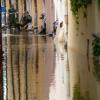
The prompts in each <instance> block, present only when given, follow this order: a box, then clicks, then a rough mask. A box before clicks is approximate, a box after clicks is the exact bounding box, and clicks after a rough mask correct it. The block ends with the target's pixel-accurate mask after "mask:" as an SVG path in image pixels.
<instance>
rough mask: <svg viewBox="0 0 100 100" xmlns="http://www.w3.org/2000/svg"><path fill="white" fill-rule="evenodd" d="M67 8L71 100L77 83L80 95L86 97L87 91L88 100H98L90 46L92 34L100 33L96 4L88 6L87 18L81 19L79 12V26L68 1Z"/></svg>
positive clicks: (80, 12)
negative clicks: (79, 87)
mask: <svg viewBox="0 0 100 100" xmlns="http://www.w3.org/2000/svg"><path fill="white" fill-rule="evenodd" d="M68 6H69V7H68V15H69V16H68V18H69V19H68V55H69V66H70V89H71V100H72V97H73V87H74V85H75V84H77V83H78V82H80V86H81V93H82V95H83V96H84V97H86V91H88V92H89V94H88V95H89V98H90V100H100V96H99V93H100V89H99V85H97V82H96V80H95V78H94V76H93V73H92V68H93V64H92V46H91V45H92V39H93V38H92V33H94V32H98V31H100V23H98V20H99V16H100V11H99V9H98V7H97V4H96V2H95V1H93V3H92V5H90V6H88V9H87V18H83V13H82V9H81V10H80V11H79V25H77V24H76V23H75V18H74V16H73V15H72V12H71V7H70V0H68ZM77 28H78V30H77ZM88 41H89V42H88ZM88 43H89V44H88ZM87 54H88V55H89V57H88V56H87ZM88 59H89V60H88ZM89 67H90V71H89ZM97 87H98V89H97Z"/></svg>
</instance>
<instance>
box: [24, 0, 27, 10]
mask: <svg viewBox="0 0 100 100" xmlns="http://www.w3.org/2000/svg"><path fill="white" fill-rule="evenodd" d="M26 10H27V9H26V0H24V11H26Z"/></svg>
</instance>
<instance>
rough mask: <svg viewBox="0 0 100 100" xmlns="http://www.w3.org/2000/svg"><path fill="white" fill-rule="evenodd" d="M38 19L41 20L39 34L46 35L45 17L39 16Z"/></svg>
mask: <svg viewBox="0 0 100 100" xmlns="http://www.w3.org/2000/svg"><path fill="white" fill-rule="evenodd" d="M40 19H41V20H42V26H41V29H42V30H41V31H40V33H39V34H46V16H45V15H44V14H41V17H40Z"/></svg>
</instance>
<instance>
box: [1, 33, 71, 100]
mask: <svg viewBox="0 0 100 100" xmlns="http://www.w3.org/2000/svg"><path fill="white" fill-rule="evenodd" d="M3 51H4V62H3V82H4V100H69V97H70V93H69V69H68V66H67V65H68V64H67V52H66V51H65V50H64V48H63V47H62V46H61V45H54V41H53V38H52V37H49V36H41V35H36V34H33V33H27V32H21V33H10V32H8V33H7V32H5V33H4V34H3Z"/></svg>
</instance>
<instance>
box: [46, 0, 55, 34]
mask: <svg viewBox="0 0 100 100" xmlns="http://www.w3.org/2000/svg"><path fill="white" fill-rule="evenodd" d="M45 8H46V26H47V33H48V32H52V27H53V25H52V23H53V22H54V4H53V0H45Z"/></svg>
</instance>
